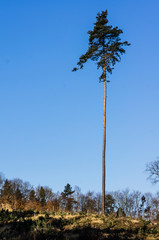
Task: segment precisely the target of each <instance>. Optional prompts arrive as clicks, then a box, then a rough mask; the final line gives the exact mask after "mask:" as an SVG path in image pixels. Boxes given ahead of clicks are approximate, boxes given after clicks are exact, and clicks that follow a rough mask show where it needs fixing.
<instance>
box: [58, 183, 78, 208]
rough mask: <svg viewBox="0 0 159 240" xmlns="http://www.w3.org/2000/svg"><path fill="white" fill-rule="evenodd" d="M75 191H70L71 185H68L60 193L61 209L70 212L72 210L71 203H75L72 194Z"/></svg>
mask: <svg viewBox="0 0 159 240" xmlns="http://www.w3.org/2000/svg"><path fill="white" fill-rule="evenodd" d="M74 192H75V191H72V187H71V185H70V184H69V183H68V184H67V185H66V186H65V188H64V191H63V192H62V193H61V196H62V204H63V207H64V208H65V210H66V211H72V208H73V203H75V200H74V198H73V196H72V194H73V193H74Z"/></svg>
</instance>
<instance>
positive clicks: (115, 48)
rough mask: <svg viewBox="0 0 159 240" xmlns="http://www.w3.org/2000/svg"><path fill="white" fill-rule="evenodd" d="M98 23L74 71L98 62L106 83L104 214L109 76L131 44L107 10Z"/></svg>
mask: <svg viewBox="0 0 159 240" xmlns="http://www.w3.org/2000/svg"><path fill="white" fill-rule="evenodd" d="M96 19H97V21H96V22H95V23H94V29H93V30H92V31H88V34H89V43H88V50H87V52H86V53H85V54H83V55H82V56H81V57H80V58H79V61H78V63H77V67H75V68H74V69H73V70H72V71H77V70H78V69H82V68H83V65H84V64H85V63H86V62H87V61H88V60H89V59H91V60H93V61H96V63H97V69H102V74H101V76H100V77H99V81H100V82H104V120H103V154H102V172H103V173H102V213H103V214H104V212H105V156H106V99H107V82H108V80H107V75H108V74H109V73H112V70H113V68H114V65H115V64H116V62H119V61H120V60H121V55H122V54H123V53H125V49H124V47H125V46H129V45H130V44H129V43H128V42H127V41H124V42H122V41H121V38H120V35H121V34H122V33H123V31H122V30H121V29H119V28H118V27H112V26H111V25H108V19H107V10H106V11H102V12H101V13H98V14H97V17H96Z"/></svg>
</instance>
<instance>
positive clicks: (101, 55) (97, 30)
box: [73, 10, 130, 81]
mask: <svg viewBox="0 0 159 240" xmlns="http://www.w3.org/2000/svg"><path fill="white" fill-rule="evenodd" d="M96 19H97V21H96V22H95V23H94V29H93V31H88V34H89V47H88V51H87V52H86V53H85V54H83V55H82V56H81V57H80V58H79V62H78V63H77V66H78V67H76V68H74V69H73V71H77V70H78V69H82V68H83V65H84V63H86V62H87V60H88V59H91V60H93V61H96V62H97V68H98V69H99V68H102V70H103V69H104V66H105V70H106V72H109V73H112V70H113V67H114V65H115V63H116V62H119V61H120V55H121V54H123V53H125V49H124V48H123V46H128V45H130V44H129V43H128V42H127V41H125V42H121V39H120V37H119V35H120V34H121V33H123V31H122V30H121V29H118V27H114V28H113V27H112V26H111V25H108V19H107V10H106V11H102V12H101V13H98V14H97V17H96ZM99 79H100V81H104V75H103V73H102V75H101V76H100V78H99Z"/></svg>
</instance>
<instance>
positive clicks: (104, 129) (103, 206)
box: [102, 66, 107, 214]
mask: <svg viewBox="0 0 159 240" xmlns="http://www.w3.org/2000/svg"><path fill="white" fill-rule="evenodd" d="M106 90H107V82H106V70H105V66H104V111H103V155H102V173H103V174H102V214H104V213H105V155H106V154H105V153H106V97H107V96H106V95H107V91H106Z"/></svg>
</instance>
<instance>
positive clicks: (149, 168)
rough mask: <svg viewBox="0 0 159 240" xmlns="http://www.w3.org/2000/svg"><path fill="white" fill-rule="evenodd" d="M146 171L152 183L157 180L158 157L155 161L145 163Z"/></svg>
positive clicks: (158, 175) (158, 176)
mask: <svg viewBox="0 0 159 240" xmlns="http://www.w3.org/2000/svg"><path fill="white" fill-rule="evenodd" d="M146 172H148V174H149V176H148V179H150V181H151V182H152V183H153V184H156V183H158V182H159V157H158V159H157V160H156V161H154V162H150V163H148V164H147V165H146Z"/></svg>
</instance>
